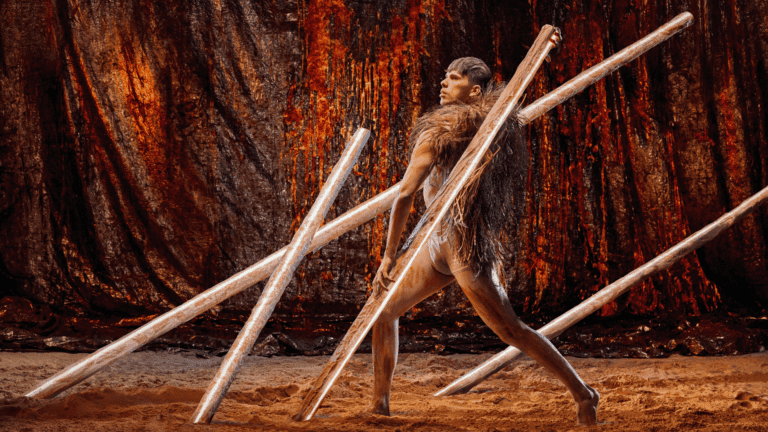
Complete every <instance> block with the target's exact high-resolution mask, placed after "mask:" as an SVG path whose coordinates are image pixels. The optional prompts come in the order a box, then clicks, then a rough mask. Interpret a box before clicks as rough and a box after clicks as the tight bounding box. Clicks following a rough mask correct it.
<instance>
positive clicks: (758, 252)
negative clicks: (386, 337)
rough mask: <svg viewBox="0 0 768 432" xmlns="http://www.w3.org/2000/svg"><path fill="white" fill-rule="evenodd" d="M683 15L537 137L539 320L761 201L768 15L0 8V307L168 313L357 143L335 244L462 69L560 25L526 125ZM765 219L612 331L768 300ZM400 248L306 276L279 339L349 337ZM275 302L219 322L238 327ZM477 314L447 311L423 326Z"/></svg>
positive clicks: (629, 307)
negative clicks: (359, 133) (290, 326)
mask: <svg viewBox="0 0 768 432" xmlns="http://www.w3.org/2000/svg"><path fill="white" fill-rule="evenodd" d="M685 11H689V12H691V13H692V14H693V15H694V17H695V22H694V25H693V26H692V27H690V28H689V29H687V30H685V31H683V32H682V33H681V34H679V35H677V36H675V37H673V38H672V39H671V40H670V41H668V42H666V43H664V44H662V45H660V46H659V47H657V48H655V49H653V50H652V51H650V52H649V53H648V54H646V55H644V56H642V57H641V58H640V59H638V60H636V61H634V62H632V63H631V64H630V65H628V66H626V67H623V68H621V69H619V70H618V71H617V72H616V73H614V74H612V75H610V76H609V77H607V78H606V79H604V80H602V81H600V82H599V83H597V84H596V85H594V86H593V87H591V88H589V89H588V90H586V91H584V92H583V93H581V94H579V95H577V96H576V97H574V98H573V99H572V100H570V101H568V102H567V103H565V104H564V105H562V106H560V107H558V108H557V109H555V110H553V111H551V112H550V113H548V114H547V115H545V116H544V117H542V118H541V119H539V120H537V121H535V122H533V123H532V124H531V125H530V126H529V127H527V129H526V134H527V137H528V143H529V148H530V156H531V160H530V164H531V169H530V175H529V177H528V180H527V185H526V187H527V194H528V202H527V216H526V218H525V220H524V221H521V224H520V226H521V229H520V233H519V235H517V236H515V238H513V239H510V241H512V242H514V247H515V250H516V254H515V256H514V257H513V258H511V259H510V260H509V261H508V262H505V263H504V265H505V266H506V269H507V278H506V289H507V291H508V293H509V295H510V298H511V300H512V302H513V305H514V306H515V307H516V309H517V310H518V311H519V312H521V313H522V314H523V315H525V316H531V315H533V314H550V315H551V314H556V313H558V312H561V311H564V310H566V309H567V308H569V307H571V306H573V305H575V304H576V303H578V302H579V301H581V299H584V298H587V297H588V296H590V295H591V294H593V293H594V292H596V291H597V290H598V289H599V288H601V287H603V286H605V285H607V284H608V283H610V282H611V281H614V280H616V279H617V278H619V277H621V276H622V275H624V274H626V273H628V272H629V271H631V270H632V269H634V268H636V267H637V266H639V265H641V264H643V263H644V262H646V261H648V260H650V259H651V258H653V257H655V256H656V255H658V254H659V253H661V252H663V251H664V250H666V249H667V248H669V247H671V246H673V245H674V244H676V243H677V242H679V241H681V240H682V239H684V238H685V237H686V236H688V235H689V234H691V233H692V232H695V231H696V230H698V229H700V228H702V227H703V226H705V225H706V224H708V223H709V222H711V221H713V220H715V219H716V218H718V217H719V216H720V215H722V214H723V213H724V212H726V211H729V210H731V209H732V208H734V207H735V206H736V205H738V204H739V203H741V202H742V201H743V200H744V199H746V198H748V197H749V196H750V195H752V194H753V193H755V192H757V191H759V190H760V189H761V188H763V187H765V186H766V185H768V178H767V177H768V165H767V164H768V140H767V139H766V138H767V137H766V129H767V128H768V113H767V112H766V110H767V109H768V73H767V70H766V68H767V67H768V64H767V60H768V24H766V20H765V17H766V16H768V3H766V2H762V1H755V0H752V1H749V0H727V1H715V0H681V1H675V2H668V1H652V0H651V1H649V0H614V1H609V0H603V1H599V0H579V1H575V0H559V1H557V0H556V1H542V0H539V1H537V0H529V1H510V2H495V1H480V0H478V1H472V0H459V1H456V0H423V1H419V0H397V1H385V0H372V1H362V0H359V1H358V0H329V1H320V0H298V1H296V0H263V1H255V0H253V1H250V0H193V1H180V0H166V1H162V2H156V1H148V0H107V1H95V0H77V1H75V0H47V1H0V18H2V22H3V25H2V26H0V102H1V103H0V165H1V168H0V176H1V177H0V178H1V179H2V180H1V181H0V197H1V198H0V289H1V290H2V291H0V298H2V299H4V300H3V301H6V302H7V303H8V304H11V303H13V302H14V301H19V299H24V301H28V302H29V304H32V305H36V307H43V306H44V307H45V308H46V309H45V310H50V311H54V312H56V313H62V314H64V313H67V314H74V315H80V316H109V317H141V316H150V315H152V314H156V313H160V312H163V311H166V310H169V309H170V308H173V307H174V306H176V305H179V304H181V303H183V302H184V301H186V300H188V299H190V298H192V297H193V296H195V295H196V294H198V293H200V292H202V291H203V290H205V289H207V288H209V287H211V286H213V285H214V284H216V283H218V282H220V281H222V280H224V279H226V278H227V277H229V276H231V275H233V274H234V273H236V272H238V271H240V270H242V269H244V268H247V267H248V266H250V265H252V264H254V263H256V262H257V261H259V260H260V259H262V258H264V257H266V256H267V255H269V254H270V253H272V252H274V251H275V250H277V249H279V248H280V247H282V246H283V245H285V244H287V243H288V242H289V241H290V238H291V236H292V233H293V232H294V230H295V229H297V228H298V225H299V224H300V222H301V220H302V218H303V217H304V216H305V214H306V213H307V211H308V210H309V208H310V206H311V205H312V203H313V201H314V198H315V197H316V196H317V194H318V192H319V190H320V188H321V187H322V186H323V182H324V179H325V177H326V176H327V175H328V174H329V173H330V170H331V169H332V168H333V165H334V164H335V163H336V161H337V160H338V158H339V157H340V155H341V152H342V150H343V148H344V145H345V143H346V141H347V140H348V139H349V138H350V137H351V135H352V134H353V133H354V131H355V129H356V128H357V127H360V126H364V127H367V128H369V129H371V131H372V137H371V140H370V141H369V143H368V144H367V147H366V149H365V150H364V152H363V154H362V156H361V157H360V159H359V162H358V164H357V165H356V167H355V169H354V170H353V173H352V174H351V175H350V177H349V179H348V180H347V182H346V184H345V186H344V187H343V189H342V191H341V193H340V195H339V198H338V199H337V201H336V203H335V204H334V206H333V207H332V209H331V210H330V212H329V214H328V217H327V220H330V219H331V218H333V217H335V216H338V215H340V214H342V213H343V212H345V211H346V210H348V209H350V208H352V207H353V206H355V205H357V204H359V203H361V202H363V201H364V200H366V199H369V198H371V197H373V196H375V195H376V194H378V193H379V192H381V191H383V190H385V189H387V188H388V187H390V186H391V185H392V184H394V183H395V182H397V181H398V180H399V178H400V177H401V176H402V174H403V172H404V170H405V167H406V165H407V162H408V157H409V151H408V146H407V137H408V134H409V132H410V129H411V127H412V125H413V123H414V120H415V119H416V118H417V117H418V116H419V115H420V114H421V113H423V112H424V111H425V110H426V109H428V108H429V107H430V106H432V105H434V104H435V103H437V102H438V92H439V83H440V80H441V79H442V77H443V75H444V73H445V68H446V67H447V65H448V64H449V63H450V61H451V60H453V59H454V58H456V57H462V56H476V57H480V58H482V59H484V60H485V61H486V62H487V63H488V64H489V66H490V67H491V69H492V70H493V73H494V75H495V77H496V78H497V79H505V80H506V79H509V78H510V77H511V76H512V74H513V73H514V71H515V68H516V66H517V64H518V63H519V62H520V61H521V60H522V58H523V57H524V56H525V53H526V52H527V49H528V47H529V46H530V45H531V44H532V42H533V40H534V39H535V37H536V35H537V34H538V31H539V29H540V28H541V26H543V25H544V24H547V23H553V24H555V25H556V26H558V27H559V28H560V29H561V30H562V34H563V37H564V41H563V43H562V45H561V48H560V49H559V51H558V52H557V53H555V54H553V55H552V60H551V62H550V63H548V64H545V65H544V66H543V67H542V68H541V70H540V71H539V73H538V74H537V75H536V78H535V79H534V81H533V82H532V84H531V85H530V87H529V89H528V91H527V94H526V102H525V103H526V104H527V103H530V102H531V101H533V100H535V99H537V98H539V97H541V96H543V95H545V94H546V93H547V92H549V91H551V90H553V89H555V88H556V87H557V86H559V85H560V84H562V83H564V82H565V81H567V80H568V79H570V78H571V77H573V76H575V75H576V74H578V73H579V72H580V71H582V70H584V69H586V68H587V67H589V66H591V65H593V64H596V63H598V62H600V61H601V60H603V59H605V58H607V57H608V56H610V55H612V54H613V53H615V52H617V51H618V50H620V49H621V48H623V47H625V46H627V45H629V44H631V43H632V42H634V41H636V40H637V39H639V38H641V37H642V36H644V35H645V34H647V33H649V32H651V31H653V30H654V29H656V28H657V27H658V26H660V25H662V24H664V23H665V22H666V21H668V20H670V19H672V18H673V17H674V16H676V15H677V14H679V13H682V12H685ZM499 199H504V197H499ZM419 206H420V207H419V210H422V209H423V203H421V204H419ZM767 216H768V212H767V211H766V209H764V208H763V209H760V210H759V211H757V212H756V213H754V214H753V215H752V216H750V217H748V218H746V219H745V220H744V221H742V222H740V223H739V224H738V225H736V226H735V227H733V228H731V229H730V230H728V231H727V232H725V233H724V234H723V235H721V236H720V237H718V238H717V239H715V240H714V241H712V242H711V243H709V244H708V245H707V246H705V247H704V248H702V249H700V250H699V251H697V252H696V253H694V254H692V255H690V256H689V257H687V258H685V259H684V260H682V261H681V262H679V263H678V264H676V265H674V266H673V267H671V268H670V269H669V270H667V271H664V272H661V273H660V274H659V275H657V276H655V277H653V278H651V279H649V280H647V281H645V282H644V283H643V284H641V285H639V286H638V287H636V288H634V289H633V290H632V291H631V292H630V293H629V294H627V295H625V296H623V297H622V298H620V299H619V300H618V301H616V302H614V303H611V304H609V305H607V306H606V307H605V308H603V309H602V310H601V311H600V314H601V315H603V316H608V317H621V316H630V315H631V316H637V315H641V316H643V315H645V316H648V315H663V314H688V315H697V314H703V313H706V312H710V311H714V310H718V308H722V307H723V305H726V304H729V302H730V301H739V302H752V303H755V302H765V301H766V300H767V299H768V254H767V253H766V239H767V238H768V236H767V235H766V229H767V228H768V218H767ZM411 226H412V224H411ZM386 227H387V216H381V217H379V218H377V219H375V220H374V221H372V222H369V223H368V224H366V225H363V226H361V227H360V228H358V229H355V230H353V231H352V232H350V233H348V234H346V235H345V236H343V237H341V238H340V239H339V240H338V241H336V242H333V243H331V244H330V245H329V246H327V247H325V248H324V249H322V250H320V251H318V252H315V253H313V254H311V255H310V256H308V258H307V259H306V260H305V261H304V263H303V264H302V265H301V266H300V267H299V269H298V271H297V272H296V274H295V277H294V280H293V282H292V283H291V284H290V285H289V287H288V289H287V290H286V292H285V294H284V296H283V298H282V300H281V302H280V303H279V305H278V307H277V311H276V313H277V316H281V317H285V319H287V320H290V319H294V320H301V319H305V318H307V317H310V318H313V319H323V318H328V319H330V318H333V317H335V318H342V319H352V318H353V317H354V316H355V315H356V313H357V311H358V310H359V308H360V307H361V305H362V304H363V302H364V301H365V298H366V296H367V294H368V292H369V290H370V283H371V281H372V276H373V274H374V273H375V270H376V268H377V266H378V263H379V260H380V257H381V255H382V253H383V246H384V245H383V242H384V238H385V233H386ZM262 288H263V283H261V284H257V285H256V286H254V287H253V288H250V289H249V290H247V291H245V292H244V293H242V294H239V295H237V296H235V297H233V298H232V299H230V300H228V301H227V302H225V303H224V304H223V307H224V309H223V310H224V311H229V312H231V313H236V314H241V315H242V314H245V313H246V312H247V311H249V310H250V309H251V307H253V305H255V303H256V301H257V299H258V297H259V295H260V293H261V289H262ZM9 299H10V300H9ZM472 314H473V312H472V309H471V307H470V305H469V303H468V301H467V300H466V299H465V298H464V296H463V295H462V294H461V292H460V290H458V288H456V287H451V288H449V289H448V290H446V291H444V292H443V293H441V294H437V295H435V296H433V297H431V298H429V299H428V300H427V301H426V302H424V303H422V304H421V305H419V306H417V307H416V308H415V309H414V311H413V315H412V316H413V317H420V316H432V315H441V316H449V315H451V316H458V317H461V316H471V315H472Z"/></svg>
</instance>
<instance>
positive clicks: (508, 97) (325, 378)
mask: <svg viewBox="0 0 768 432" xmlns="http://www.w3.org/2000/svg"><path fill="white" fill-rule="evenodd" d="M554 34H555V28H554V27H552V26H544V27H543V28H542V30H541V32H540V33H539V36H538V37H537V38H536V41H534V44H533V46H532V47H531V49H530V51H528V55H527V56H526V57H525V59H523V62H522V63H520V65H519V66H518V68H517V71H516V72H515V75H514V76H513V78H512V80H510V82H509V84H507V87H506V88H505V89H504V91H503V92H502V95H501V96H500V97H499V99H498V101H497V102H496V104H495V105H494V106H493V108H491V111H490V112H489V113H488V116H487V117H486V119H485V121H484V122H483V124H482V125H481V126H480V129H479V130H478V132H477V134H476V135H475V137H474V138H473V139H472V142H470V144H469V146H468V147H467V150H466V151H465V152H464V154H463V155H462V157H461V159H459V161H458V162H457V163H456V166H455V167H454V169H453V170H452V171H451V174H450V176H449V177H448V179H447V180H446V182H445V185H444V186H443V187H442V188H441V189H440V191H439V192H438V194H437V196H436V197H435V200H434V201H433V202H432V204H431V205H430V207H429V208H428V209H427V215H426V217H427V222H426V224H425V225H424V226H426V227H428V228H427V229H422V230H421V231H419V233H418V235H417V238H416V240H415V241H414V245H418V246H416V247H411V248H410V249H408V251H407V252H406V254H405V255H404V256H402V257H401V258H400V260H399V261H400V262H405V263H406V264H405V265H404V266H402V267H400V266H398V268H396V273H397V274H398V275H399V277H397V279H396V280H395V283H394V284H393V285H392V286H390V287H389V290H388V291H387V294H386V296H377V297H374V296H371V297H370V298H369V299H368V301H367V302H366V304H365V306H364V307H363V310H362V311H360V314H359V315H358V316H357V318H356V319H355V322H354V323H352V326H351V327H350V329H349V330H348V331H347V334H346V335H345V336H344V338H343V339H342V341H341V343H340V344H339V346H338V347H337V348H336V351H334V353H333V356H332V357H331V359H330V360H329V361H328V363H327V364H326V367H325V368H324V369H323V371H322V372H321V374H320V375H319V376H318V377H317V379H316V380H315V382H314V383H313V385H312V388H311V389H310V390H309V392H308V393H307V394H306V396H305V397H304V401H303V403H302V406H301V408H300V409H299V412H298V413H297V414H296V415H294V417H293V418H294V420H298V421H306V420H309V419H310V418H312V416H313V415H314V413H315V411H317V408H318V407H319V406H320V403H321V402H322V400H323V398H324V397H325V395H326V394H327V393H328V391H329V390H330V388H331V387H332V386H333V384H334V382H335V381H336V379H337V378H338V376H339V374H341V371H342V370H343V369H344V366H345V365H346V364H347V362H348V361H349V359H350V357H352V354H354V352H355V350H357V347H358V346H359V345H360V343H361V342H362V341H363V338H365V335H366V334H368V331H369V330H370V329H371V327H372V326H373V323H374V322H375V321H376V319H377V318H378V317H379V315H381V312H382V311H383V310H384V308H385V307H386V305H387V303H388V302H389V300H390V299H391V298H392V296H393V295H394V294H395V292H397V290H398V289H400V286H401V284H402V282H403V279H404V276H405V275H406V274H407V272H408V270H409V269H410V268H411V266H412V265H413V263H414V261H415V259H416V256H417V255H418V254H419V252H420V251H421V250H422V249H423V248H424V247H425V246H426V244H427V241H428V240H429V236H430V235H431V234H432V233H433V232H434V230H435V229H436V227H437V225H438V224H439V221H441V220H442V219H443V217H444V216H445V215H446V214H447V212H448V211H449V209H450V207H451V205H452V203H453V201H454V199H455V198H456V196H457V195H458V194H459V192H460V191H461V188H462V187H463V186H464V184H465V183H466V182H467V180H468V179H469V177H470V176H471V175H472V174H473V173H474V171H475V170H476V168H477V167H478V166H479V165H480V163H481V161H482V159H483V157H484V156H485V153H486V151H487V150H488V149H489V148H490V146H491V144H492V143H493V140H494V138H495V137H496V134H497V133H498V132H499V130H500V129H501V128H502V127H503V126H504V123H505V121H506V120H507V118H508V117H509V115H510V114H511V113H512V112H513V111H514V110H516V109H517V108H518V107H519V103H520V100H521V98H522V96H523V94H524V92H525V89H526V88H527V87H528V84H529V83H530V82H531V80H532V79H533V75H534V74H535V73H536V71H537V70H538V68H539V66H540V65H541V63H542V62H543V61H544V59H545V58H546V57H547V54H548V53H549V51H551V49H552V48H554V47H555V41H553V40H552V37H553V35H554Z"/></svg>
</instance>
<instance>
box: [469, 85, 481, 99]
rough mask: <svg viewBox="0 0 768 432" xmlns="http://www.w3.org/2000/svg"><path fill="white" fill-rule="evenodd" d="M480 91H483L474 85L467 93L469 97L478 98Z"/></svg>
mask: <svg viewBox="0 0 768 432" xmlns="http://www.w3.org/2000/svg"><path fill="white" fill-rule="evenodd" d="M482 91H483V89H481V88H480V86H479V85H477V84H475V85H473V86H472V90H470V91H469V95H470V96H472V97H475V96H480V93H481V92H482Z"/></svg>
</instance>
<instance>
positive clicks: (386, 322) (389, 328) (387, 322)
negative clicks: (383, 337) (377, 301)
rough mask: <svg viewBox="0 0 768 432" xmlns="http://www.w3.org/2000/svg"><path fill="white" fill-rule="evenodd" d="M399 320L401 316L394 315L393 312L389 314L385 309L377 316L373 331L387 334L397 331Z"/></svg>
mask: <svg viewBox="0 0 768 432" xmlns="http://www.w3.org/2000/svg"><path fill="white" fill-rule="evenodd" d="M398 321H399V317H397V316H393V315H392V314H388V313H386V311H384V312H382V313H381V315H379V317H378V318H376V321H375V322H374V323H373V332H374V333H385V334H386V333H391V332H393V331H397V323H398Z"/></svg>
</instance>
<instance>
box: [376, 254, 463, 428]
mask: <svg viewBox="0 0 768 432" xmlns="http://www.w3.org/2000/svg"><path fill="white" fill-rule="evenodd" d="M451 282H453V277H452V276H447V275H445V274H442V273H440V272H438V271H437V270H435V269H434V268H433V267H432V260H431V259H430V256H429V251H428V250H426V249H425V250H424V251H422V253H421V254H419V256H417V257H416V261H415V263H414V265H413V267H411V270H410V271H409V272H408V274H406V279H405V280H404V281H403V284H402V285H401V286H400V288H399V289H398V292H396V293H395V294H394V295H393V297H392V299H391V300H390V302H389V304H388V305H387V308H386V309H384V311H383V312H382V313H381V315H380V316H379V318H378V319H377V320H376V323H374V325H373V330H372V331H373V401H372V402H371V405H370V407H369V409H370V411H371V412H373V413H375V414H382V415H389V390H390V387H391V385H392V375H393V373H394V371H395V364H396V363H397V348H398V342H399V341H398V335H397V327H398V322H399V320H400V317H401V316H402V315H403V314H404V313H405V312H407V311H408V309H410V308H412V307H413V306H414V305H415V304H416V303H418V302H420V301H422V300H424V299H425V298H427V297H429V296H430V295H432V294H434V293H435V292H437V291H439V290H440V289H442V288H443V287H445V286H446V285H448V284H449V283H451Z"/></svg>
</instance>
